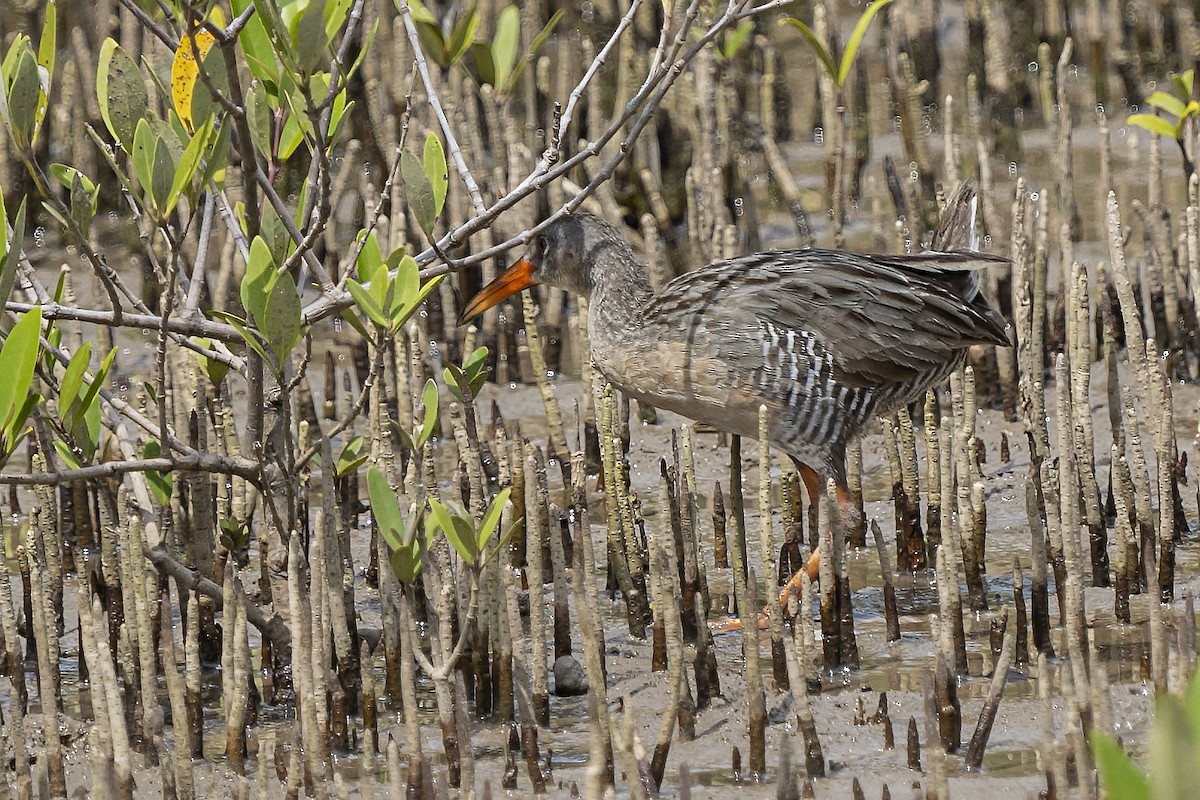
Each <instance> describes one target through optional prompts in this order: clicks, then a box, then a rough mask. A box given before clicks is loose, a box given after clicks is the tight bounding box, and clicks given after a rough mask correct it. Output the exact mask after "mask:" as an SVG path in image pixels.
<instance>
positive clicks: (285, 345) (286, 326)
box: [258, 272, 303, 371]
mask: <svg viewBox="0 0 1200 800" xmlns="http://www.w3.org/2000/svg"><path fill="white" fill-rule="evenodd" d="M300 314H301V307H300V294H299V292H297V291H296V282H295V281H294V280H293V279H292V276H291V275H290V274H289V273H287V272H285V273H283V274H282V275H280V276H278V277H277V278H276V279H275V282H274V284H273V285H272V286H271V293H270V295H269V296H268V297H267V304H266V306H265V307H264V309H263V319H262V323H261V324H259V326H258V327H259V330H261V331H262V333H263V336H264V337H266V340H267V343H268V344H270V346H271V350H272V352H274V353H275V357H276V358H277V359H278V360H279V366H280V370H281V371H282V369H283V365H284V363H285V362H286V361H287V356H288V353H290V352H291V351H292V348H293V347H295V346H296V343H297V342H299V341H300V334H301V331H302V330H303V325H302V323H301V320H300Z"/></svg>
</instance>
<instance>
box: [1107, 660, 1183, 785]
mask: <svg viewBox="0 0 1200 800" xmlns="http://www.w3.org/2000/svg"><path fill="white" fill-rule="evenodd" d="M1091 744H1092V753H1093V754H1094V755H1095V757H1096V766H1097V768H1098V769H1099V770H1100V781H1101V783H1102V784H1103V785H1104V788H1105V790H1106V791H1107V792H1108V796H1109V797H1113V798H1120V800H1190V798H1194V797H1195V796H1196V787H1197V786H1200V673H1198V674H1197V675H1194V676H1193V677H1192V682H1191V686H1190V687H1189V689H1188V691H1187V694H1186V695H1185V696H1184V697H1182V698H1180V697H1176V696H1175V695H1172V694H1164V695H1162V696H1160V697H1159V698H1158V699H1157V700H1156V701H1155V707H1154V721H1153V722H1152V723H1151V726H1150V744H1149V750H1148V753H1147V757H1146V760H1147V765H1148V766H1149V775H1147V773H1146V772H1144V771H1142V769H1141V767H1139V766H1138V765H1137V764H1136V763H1134V761H1133V759H1132V758H1130V757H1129V755H1128V754H1127V753H1126V752H1125V750H1124V749H1122V747H1121V745H1120V743H1119V742H1118V741H1117V740H1116V739H1115V738H1113V737H1112V735H1110V734H1108V733H1106V732H1104V731H1093V732H1092V735H1091Z"/></svg>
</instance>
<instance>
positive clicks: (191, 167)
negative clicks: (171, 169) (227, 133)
mask: <svg viewBox="0 0 1200 800" xmlns="http://www.w3.org/2000/svg"><path fill="white" fill-rule="evenodd" d="M212 128H213V117H211V116H210V117H209V118H208V119H206V120H205V121H204V124H203V125H201V126H200V127H199V128H198V129H197V130H196V133H195V135H193V136H192V140H191V141H190V142H188V146H187V148H186V149H185V150H184V151H183V157H182V158H181V159H180V160H179V165H178V166H176V167H175V174H174V176H173V177H172V179H171V190H170V192H168V194H167V210H168V211H170V210H171V209H173V208H175V204H176V203H178V202H179V197H180V195H182V194H183V193H184V192H185V191H187V190H188V189H190V188H191V187H192V178H194V177H195V176H196V169H197V168H198V167H199V166H200V159H201V158H202V157H203V156H204V151H205V149H206V148H207V147H208V140H209V137H210V136H211V135H212Z"/></svg>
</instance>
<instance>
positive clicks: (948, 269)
mask: <svg viewBox="0 0 1200 800" xmlns="http://www.w3.org/2000/svg"><path fill="white" fill-rule="evenodd" d="M996 260H1000V259H997V258H996V257H994V256H986V255H983V254H979V253H924V254H920V255H915V256H874V255H873V256H869V257H866V256H860V255H856V254H852V253H844V252H840V251H822V250H789V251H778V252H774V253H764V254H759V255H755V256H746V257H744V258H738V259H733V260H731V261H723V262H717V263H714V264H711V265H709V266H707V267H703V268H701V269H699V270H695V271H693V272H690V273H686V274H685V275H683V276H681V277H679V278H677V279H675V280H674V281H672V282H671V283H670V284H668V285H667V286H666V287H664V289H663V291H662V292H660V293H659V294H658V295H657V296H655V297H654V298H653V299H652V300H651V301H650V303H649V304H648V305H647V306H646V308H645V309H644V310H643V313H645V314H646V315H647V316H648V317H651V318H655V319H658V320H659V321H663V320H667V319H672V318H673V319H674V321H675V324H676V325H677V326H678V327H687V326H692V327H697V325H698V322H697V319H696V314H700V315H702V317H703V323H702V327H703V329H704V330H706V331H711V332H715V331H724V332H725V333H726V335H729V336H738V335H743V336H752V335H759V336H761V335H762V334H761V333H759V331H768V332H769V331H771V330H778V331H783V332H786V331H789V330H790V331H797V332H800V331H804V332H808V333H809V334H811V335H812V337H813V339H815V345H816V346H817V347H819V348H821V349H822V350H823V351H825V352H827V353H828V354H829V355H831V356H832V360H833V362H834V363H833V369H834V375H833V377H834V378H835V379H836V380H837V381H838V382H839V383H841V384H842V385H844V386H847V387H854V386H881V385H887V384H891V383H901V382H905V381H908V380H911V379H913V378H916V377H918V376H919V375H921V374H923V373H927V372H929V371H937V369H938V368H940V367H941V366H943V365H945V364H947V363H948V362H950V361H952V360H953V359H954V358H955V357H956V354H957V352H959V351H961V350H962V349H963V348H965V347H967V346H969V345H972V344H985V343H996V344H1007V343H1008V339H1007V335H1006V333H1005V330H1004V326H1005V323H1004V320H1003V318H1001V317H1000V315H999V314H998V313H996V311H995V310H993V309H992V308H991V307H990V306H989V305H988V304H987V302H986V301H985V300H984V299H983V298H982V296H981V295H980V292H979V279H978V276H977V275H976V271H977V270H979V269H981V268H983V267H985V266H986V265H987V263H989V262H992V261H996ZM739 332H741V333H739ZM796 341H797V342H801V341H803V344H804V346H807V347H812V346H813V343H811V342H810V341H809V340H808V339H807V338H798V339H796ZM729 346H730V348H731V350H732V349H737V346H735V345H733V343H730V345H729ZM795 346H797V347H799V346H800V344H797V345H795ZM800 360H801V361H805V360H806V359H805V358H804V357H803V354H801V358H800Z"/></svg>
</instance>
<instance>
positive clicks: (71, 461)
mask: <svg viewBox="0 0 1200 800" xmlns="http://www.w3.org/2000/svg"><path fill="white" fill-rule="evenodd" d="M116 354H117V349H116V348H115V347H114V348H113V349H111V350H109V352H108V355H107V356H105V357H104V360H103V361H101V362H100V368H99V369H98V370H96V372H95V374H94V375H93V376H92V380H91V381H90V382H88V381H85V380H84V374H85V373H86V372H87V368H88V366H89V364H90V363H91V358H92V343H91V342H84V344H83V346H82V347H80V348H79V350H77V351H76V352H75V354H74V355H73V356H71V360H70V361H69V362H67V369H66V371H65V372H64V373H63V377H62V381H61V382H60V383H59V395H58V419H59V422H60V423H61V425H62V431H63V436H64V438H63V441H58V442H55V443H54V446H55V449H56V450H58V454H59V455H60V456H62V458H63V461H65V462H66V463H67V464H68V465H69V466H71V467H72V468H76V469H77V468H79V467H81V466H83V465H84V464H90V463H91V461H92V459H93V458H95V456H96V450H97V448H98V447H99V446H100V398H99V394H100V387H101V386H103V385H104V381H105V380H106V379H107V378H108V372H109V369H110V368H111V367H112V362H113V357H114V356H115V355H116Z"/></svg>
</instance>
